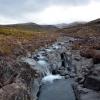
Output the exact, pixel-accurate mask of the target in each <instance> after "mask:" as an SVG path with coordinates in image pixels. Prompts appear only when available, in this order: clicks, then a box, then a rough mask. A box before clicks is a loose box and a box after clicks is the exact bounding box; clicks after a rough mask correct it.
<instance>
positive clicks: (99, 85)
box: [84, 75, 100, 91]
mask: <svg viewBox="0 0 100 100" xmlns="http://www.w3.org/2000/svg"><path fill="white" fill-rule="evenodd" d="M84 87H85V88H89V89H93V90H96V91H100V76H98V77H97V76H93V75H90V76H88V77H87V78H86V79H85V81H84Z"/></svg>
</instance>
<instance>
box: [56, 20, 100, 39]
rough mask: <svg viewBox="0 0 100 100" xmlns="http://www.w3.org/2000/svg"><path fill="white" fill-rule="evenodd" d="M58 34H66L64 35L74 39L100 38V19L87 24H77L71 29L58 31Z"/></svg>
mask: <svg viewBox="0 0 100 100" xmlns="http://www.w3.org/2000/svg"><path fill="white" fill-rule="evenodd" d="M58 32H62V33H64V34H63V35H68V36H74V37H81V38H83V37H84V38H85V37H98V36H100V19H96V20H94V21H91V22H87V23H85V24H76V25H74V26H73V25H72V26H70V27H66V28H63V29H61V30H58Z"/></svg>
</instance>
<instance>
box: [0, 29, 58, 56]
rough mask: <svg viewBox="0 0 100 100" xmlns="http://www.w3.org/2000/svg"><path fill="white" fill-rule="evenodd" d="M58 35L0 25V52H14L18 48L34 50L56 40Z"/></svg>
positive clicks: (7, 53)
mask: <svg viewBox="0 0 100 100" xmlns="http://www.w3.org/2000/svg"><path fill="white" fill-rule="evenodd" d="M56 37H57V34H48V33H47V32H33V31H26V30H18V29H15V28H1V27H0V53H1V54H6V55H9V54H13V53H14V52H15V51H14V50H15V49H16V48H18V49H23V50H25V51H31V52H32V51H34V50H35V49H38V48H39V47H41V46H45V45H46V44H47V45H48V44H50V43H52V42H54V41H55V40H56Z"/></svg>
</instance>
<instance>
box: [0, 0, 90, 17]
mask: <svg viewBox="0 0 100 100" xmlns="http://www.w3.org/2000/svg"><path fill="white" fill-rule="evenodd" d="M89 1H90V0H0V15H3V16H7V17H10V18H16V19H17V18H20V17H21V16H22V15H23V14H25V13H29V12H32V13H36V12H39V11H41V10H43V9H45V8H46V7H48V6H50V5H66V6H67V5H72V6H78V5H83V4H87V3H88V2H89Z"/></svg>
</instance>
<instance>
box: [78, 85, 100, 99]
mask: <svg viewBox="0 0 100 100" xmlns="http://www.w3.org/2000/svg"><path fill="white" fill-rule="evenodd" d="M78 91H79V94H80V100H100V93H99V92H96V91H93V90H90V89H87V88H83V87H82V86H78Z"/></svg>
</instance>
